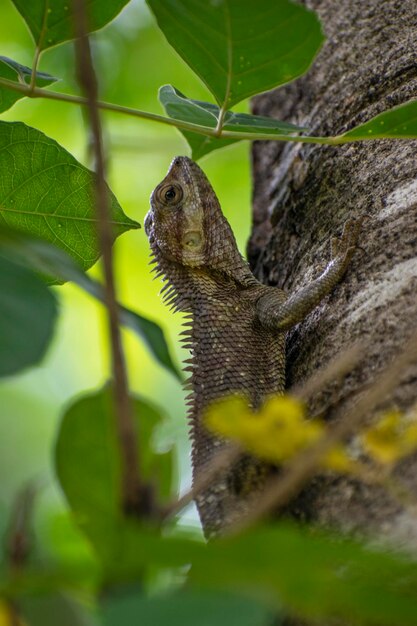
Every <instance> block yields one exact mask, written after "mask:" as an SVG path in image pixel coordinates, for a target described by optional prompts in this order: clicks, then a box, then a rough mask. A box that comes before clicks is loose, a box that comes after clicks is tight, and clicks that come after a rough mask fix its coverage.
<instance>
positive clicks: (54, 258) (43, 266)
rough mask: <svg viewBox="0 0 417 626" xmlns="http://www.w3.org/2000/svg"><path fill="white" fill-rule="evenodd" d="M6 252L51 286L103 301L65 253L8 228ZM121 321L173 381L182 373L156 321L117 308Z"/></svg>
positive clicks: (0, 234) (1, 238)
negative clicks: (68, 285)
mask: <svg viewBox="0 0 417 626" xmlns="http://www.w3.org/2000/svg"><path fill="white" fill-rule="evenodd" d="M2 248H3V249H5V250H6V251H7V253H8V255H11V256H12V258H13V259H14V260H16V261H17V262H19V263H21V264H23V265H24V266H25V267H28V268H30V269H32V268H33V269H36V270H37V271H38V272H40V273H41V274H43V275H44V276H47V277H49V279H50V280H52V281H53V282H54V283H57V282H58V283H63V282H65V281H67V280H71V281H73V282H75V283H76V284H77V285H78V286H79V287H81V288H82V289H84V291H86V292H87V293H88V294H90V295H91V296H93V297H94V298H97V300H99V301H100V302H104V300H105V298H104V288H103V286H102V285H101V284H100V283H99V282H97V281H94V280H93V279H91V278H90V277H89V276H87V274H85V273H84V272H83V271H82V270H81V268H80V267H79V265H77V264H76V263H75V262H74V261H73V260H72V258H71V257H70V256H68V254H66V252H64V251H63V250H60V249H59V248H56V247H55V246H53V245H51V244H49V243H47V242H46V241H43V240H42V239H37V238H36V237H32V236H31V235H27V234H25V233H21V232H18V231H15V230H12V229H9V228H5V227H2V228H0V250H1V249H2ZM119 314H120V321H121V323H122V324H124V325H125V326H126V327H128V328H130V329H131V330H133V332H135V333H136V334H138V335H139V336H140V337H141V338H142V340H143V341H144V342H145V344H146V346H147V347H148V349H149V350H150V352H151V354H152V355H153V356H154V357H155V359H156V360H157V361H158V362H159V363H160V364H161V365H162V366H163V367H165V368H166V369H167V370H168V371H170V372H171V374H174V376H175V377H176V378H178V379H179V380H182V374H181V372H180V371H179V369H178V367H177V366H176V365H175V363H174V361H173V360H172V358H171V355H170V352H169V349H168V345H167V342H166V339H165V335H164V333H163V331H162V329H161V328H160V326H158V324H156V323H155V322H153V321H152V320H149V319H147V318H146V317H144V316H142V315H139V314H138V313H136V312H134V311H131V310H130V309H127V308H126V307H123V306H119Z"/></svg>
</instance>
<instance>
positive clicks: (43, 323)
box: [0, 256, 57, 376]
mask: <svg viewBox="0 0 417 626" xmlns="http://www.w3.org/2000/svg"><path fill="white" fill-rule="evenodd" d="M0 294H1V297H0V376H10V375H11V374H15V373H16V372H18V371H20V370H22V369H24V368H26V367H29V366H30V365H35V364H36V363H38V362H39V361H40V360H41V359H42V357H43V356H44V354H45V351H46V349H47V347H48V344H49V342H50V339H51V336H52V331H53V328H54V323H55V319H56V316H57V305H56V302H55V298H54V296H53V294H52V293H51V292H50V290H49V289H48V287H47V286H46V285H45V284H44V283H43V281H42V280H41V279H40V278H38V277H37V276H36V275H35V274H34V273H33V272H32V271H30V270H28V269H25V268H24V267H21V266H20V265H17V264H15V263H13V262H11V261H9V260H7V259H5V258H4V257H3V256H0Z"/></svg>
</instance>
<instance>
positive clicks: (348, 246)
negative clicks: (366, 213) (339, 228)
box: [331, 217, 365, 259]
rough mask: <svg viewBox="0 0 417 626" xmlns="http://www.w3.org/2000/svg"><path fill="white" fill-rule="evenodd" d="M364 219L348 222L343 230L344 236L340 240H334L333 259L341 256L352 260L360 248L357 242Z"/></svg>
mask: <svg viewBox="0 0 417 626" xmlns="http://www.w3.org/2000/svg"><path fill="white" fill-rule="evenodd" d="M364 219H365V218H364V217H360V218H357V219H349V220H347V222H345V225H344V228H343V232H342V236H341V237H340V238H339V237H333V238H332V240H331V249H332V259H335V258H336V257H340V256H342V257H346V258H351V256H352V255H353V253H354V251H355V249H357V248H358V245H357V241H358V238H359V233H360V231H361V228H362V223H363V221H364Z"/></svg>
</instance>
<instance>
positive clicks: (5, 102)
mask: <svg viewBox="0 0 417 626" xmlns="http://www.w3.org/2000/svg"><path fill="white" fill-rule="evenodd" d="M31 76H32V70H31V69H30V68H29V67H26V65H21V64H20V63H17V62H16V61H13V59H9V58H8V57H2V56H0V77H1V78H6V79H7V80H13V81H15V82H18V83H25V84H29V83H30V79H31ZM57 80H58V79H57V78H54V77H53V76H50V74H45V73H44V72H36V81H35V84H36V86H37V87H46V86H47V85H50V84H51V83H54V82H56V81H57ZM23 97H24V94H22V93H19V92H17V91H12V90H11V89H7V87H4V86H3V85H0V113H1V112H2V111H6V109H10V107H11V106H12V105H13V104H14V103H15V102H17V100H19V99H20V98H23Z"/></svg>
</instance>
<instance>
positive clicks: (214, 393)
mask: <svg viewBox="0 0 417 626" xmlns="http://www.w3.org/2000/svg"><path fill="white" fill-rule="evenodd" d="M144 224H145V232H146V234H147V236H148V239H149V244H150V248H151V255H152V260H151V263H154V264H155V267H154V270H155V271H156V273H157V277H162V279H163V280H164V282H165V284H164V286H163V288H162V293H163V297H164V300H165V302H166V303H167V304H170V305H171V306H172V308H173V309H174V310H175V311H182V312H183V313H185V330H184V332H183V333H182V334H183V338H182V339H183V342H184V345H185V347H186V348H188V349H189V350H190V352H191V358H190V359H187V361H186V367H185V370H187V371H189V372H190V373H191V376H190V378H189V380H188V381H187V382H188V388H189V389H191V394H190V396H188V398H187V403H188V406H189V411H188V417H189V420H190V425H191V433H190V435H191V440H192V465H193V480H194V482H195V480H196V478H197V477H198V476H199V475H200V473H201V472H204V471H205V468H207V466H208V464H209V463H210V461H211V460H212V459H213V458H214V456H215V455H216V454H217V453H218V452H219V451H220V450H221V449H222V447H223V446H224V445H225V442H224V441H223V440H222V439H221V438H220V437H216V436H215V435H213V434H211V433H209V432H208V430H206V428H205V427H204V424H203V416H204V412H205V410H206V408H207V406H208V405H210V403H212V402H214V401H216V400H217V399H219V398H222V397H224V396H228V395H231V394H234V393H240V394H244V395H246V396H247V397H248V399H249V402H250V403H251V406H252V407H253V408H257V407H259V406H260V405H261V403H262V402H263V401H264V400H265V399H266V398H267V397H268V396H270V395H274V394H282V393H283V392H284V387H285V334H286V331H287V330H288V329H289V328H291V327H292V326H294V325H295V324H297V323H298V322H301V321H302V320H303V318H304V317H305V316H306V315H307V314H308V313H309V312H310V311H311V310H312V309H313V308H314V307H315V306H316V305H317V304H318V303H319V302H320V301H321V300H322V299H323V297H324V296H326V295H327V294H328V293H330V291H331V290H332V289H333V288H334V287H335V285H336V284H337V283H338V282H339V281H340V280H341V278H342V276H343V274H344V273H345V270H346V268H347V267H348V265H349V262H350V260H351V258H352V256H353V254H354V251H355V248H356V242H357V239H358V235H359V230H360V226H361V220H360V219H356V220H353V219H352V220H349V221H347V222H346V224H345V226H344V229H343V233H342V236H341V237H340V238H339V239H338V238H335V237H334V238H332V240H331V260H330V262H329V263H328V265H327V266H326V268H325V269H324V271H323V272H322V274H321V275H320V276H319V277H318V278H316V279H315V280H314V281H312V282H311V283H310V284H308V285H307V286H305V287H303V288H301V289H300V290H299V291H297V292H296V293H294V294H290V295H287V294H286V293H285V292H284V291H282V290H281V289H279V288H277V287H271V286H267V285H264V284H262V283H260V282H259V281H258V280H257V279H256V278H255V276H254V275H253V274H252V272H251V270H250V268H249V265H248V263H247V261H246V260H245V259H244V258H243V256H242V255H241V254H240V252H239V250H238V247H237V244H236V240H235V237H234V234H233V232H232V229H231V227H230V225H229V223H228V221H227V219H226V218H225V216H224V215H223V213H222V210H221V207H220V203H219V201H218V199H217V197H216V194H215V192H214V190H213V188H212V186H211V184H210V182H209V181H208V179H207V177H206V175H205V174H204V172H203V171H202V170H201V168H200V167H199V166H198V165H197V164H196V163H195V162H194V161H192V160H191V159H190V158H188V157H185V156H179V157H176V158H175V159H174V160H173V161H172V163H171V166H170V168H169V170H168V173H167V175H166V176H165V178H164V179H163V180H162V182H161V183H160V184H159V185H157V187H156V188H155V189H154V191H153V193H152V195H151V200H150V209H149V212H148V213H147V215H146V217H145V223H144ZM270 471H271V468H270V467H269V472H270ZM267 475H268V467H267V465H266V463H262V462H261V461H259V460H257V459H254V458H252V457H250V456H249V455H244V456H242V457H241V458H240V460H239V461H237V462H236V463H235V464H234V465H233V466H232V467H231V468H229V469H228V470H227V471H225V472H223V473H220V474H218V476H217V478H216V479H215V480H214V481H213V483H212V484H211V486H210V487H208V488H207V489H205V490H204V491H203V492H202V493H200V494H199V495H197V496H196V498H195V500H196V505H197V509H198V512H199V515H200V519H201V522H202V526H203V529H204V532H205V534H206V536H207V537H211V536H216V535H219V534H222V533H223V532H224V531H225V530H226V529H227V528H229V527H230V526H231V525H232V524H233V523H234V521H235V520H237V519H238V518H239V516H240V515H241V514H242V512H243V513H244V512H245V510H247V508H248V506H249V505H248V503H249V496H250V495H251V494H252V495H253V492H254V491H256V490H257V489H260V490H261V489H262V486H263V484H264V483H265V479H266V477H267Z"/></svg>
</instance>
